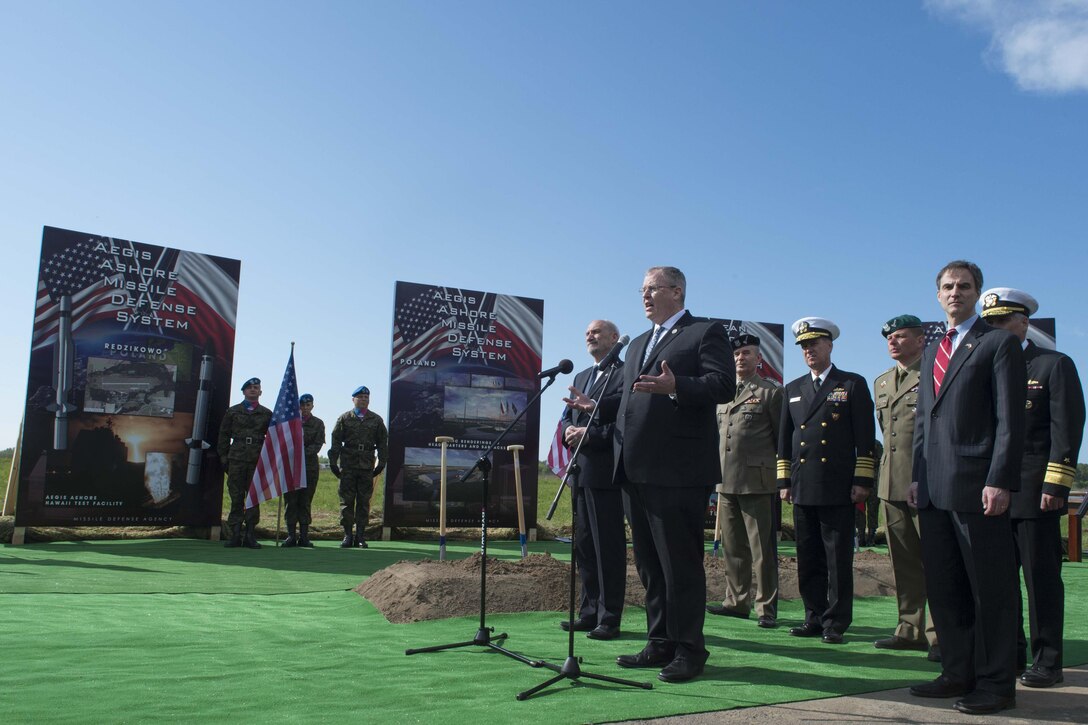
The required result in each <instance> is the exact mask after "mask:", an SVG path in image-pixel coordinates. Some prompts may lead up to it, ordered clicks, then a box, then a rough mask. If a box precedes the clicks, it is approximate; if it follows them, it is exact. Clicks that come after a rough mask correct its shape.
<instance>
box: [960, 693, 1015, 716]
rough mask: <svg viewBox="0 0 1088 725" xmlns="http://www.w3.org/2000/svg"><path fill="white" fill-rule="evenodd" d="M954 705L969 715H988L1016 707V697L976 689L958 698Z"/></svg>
mask: <svg viewBox="0 0 1088 725" xmlns="http://www.w3.org/2000/svg"><path fill="white" fill-rule="evenodd" d="M952 707H954V708H956V709H957V710H959V711H960V712H965V713H967V714H968V715H988V714H989V713H991V712H1001V711H1002V710H1011V709H1012V708H1014V707H1016V698H1015V697H1003V696H1001V695H995V694H994V693H992V692H983V691H982V690H975V691H974V692H972V693H971V694H970V695H968V696H967V697H965V698H963V699H962V700H956V702H954V703H953V704H952Z"/></svg>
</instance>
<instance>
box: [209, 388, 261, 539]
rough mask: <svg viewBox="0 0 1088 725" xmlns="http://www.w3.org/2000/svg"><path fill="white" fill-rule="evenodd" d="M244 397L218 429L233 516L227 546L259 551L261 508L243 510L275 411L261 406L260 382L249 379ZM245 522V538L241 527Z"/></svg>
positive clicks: (225, 417) (243, 393)
mask: <svg viewBox="0 0 1088 725" xmlns="http://www.w3.org/2000/svg"><path fill="white" fill-rule="evenodd" d="M242 395H244V396H245V400H243V401H242V402H241V403H239V404H238V405H232V406H231V407H229V408H227V414H226V415H224V416H223V423H222V425H220V426H219V445H218V446H217V450H218V452H219V460H220V461H226V462H227V493H228V494H229V495H230V513H229V514H227V532H228V534H229V535H228V538H227V543H226V546H242V545H243V544H244V545H245V546H246V547H248V548H250V549H259V548H261V545H260V544H259V543H257V537H256V528H257V522H258V521H259V520H260V518H261V508H260V506H254V507H253V508H251V509H244V508H243V507H244V506H245V501H246V493H247V492H248V491H249V482H250V481H251V480H253V471H254V469H256V468H257V460H258V459H259V458H260V457H261V446H262V445H263V444H264V436H265V433H266V432H267V431H268V424H269V423H270V422H271V421H272V411H271V410H269V409H268V408H266V407H264V406H263V405H261V404H260V403H259V402H258V401H259V400H260V397H261V381H260V379H259V378H250V379H249V380H247V381H245V383H243V384H242ZM243 523H245V537H244V539H243V532H242V524H243Z"/></svg>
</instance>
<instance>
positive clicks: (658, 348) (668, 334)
mask: <svg viewBox="0 0 1088 725" xmlns="http://www.w3.org/2000/svg"><path fill="white" fill-rule="evenodd" d="M689 322H691V313H690V312H685V313H684V314H683V315H682V316H681V317H680V319H679V320H677V321H676V324H675V325H673V326H672V328H671V329H669V330H666V331H665V332H664V333H663V334H662V335H661V339H660V340H658V341H657V344H656V345H654V349H653V350H651V351H650V359H649V360H647V361H646V364H645V365H643V366H642V370H640V371H639V372H640V374H643V375H645V374H647V371H649V370H650V368H652V367H653V364H654V363H655V362H657V360H658V358H660V357H661V352H662V350H664V349H665V348H667V347H668V346H669V343H671V342H672V341H673V340H675V339H676V337H677V336H678V335H679V334H680V332H681V331H682V330H683V329H684V327H685V326H687V324H688V323H689ZM652 337H653V331H651V332H650V337H647V338H646V345H649V344H650V339H651V338H652ZM642 354H643V355H645V354H646V346H645V345H644V346H643V347H642Z"/></svg>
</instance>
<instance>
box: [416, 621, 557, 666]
mask: <svg viewBox="0 0 1088 725" xmlns="http://www.w3.org/2000/svg"><path fill="white" fill-rule="evenodd" d="M494 631H495V628H494V627H481V628H480V629H478V630H476V636H475V637H473V638H472V639H470V640H468V641H467V642H453V643H451V644H436V645H432V646H430V647H416V648H415V649H406V650H404V654H406V655H417V654H421V653H423V652H441V651H442V650H444V649H455V648H457V647H471V646H473V645H475V646H477V647H487V648H489V649H493V650H495V651H496V652H501V653H502V654H504V655H506V656H507V657H509V658H511V659H515V660H517V661H518V662H523V663H525V664H527V665H529V666H530V667H541V666H542V665H543V664H544V663H543V662H541V661H540V660H531V659H529V658H528V657H526V656H525V655H521V654H518V653H517V652H513V651H511V650H508V649H506V648H505V647H500V646H499V645H497V644H495V643H496V642H498V641H501V640H504V639H506V637H507V634H506V632H503V633H501V634H496V635H495V636H492V635H491V633H492V632H494Z"/></svg>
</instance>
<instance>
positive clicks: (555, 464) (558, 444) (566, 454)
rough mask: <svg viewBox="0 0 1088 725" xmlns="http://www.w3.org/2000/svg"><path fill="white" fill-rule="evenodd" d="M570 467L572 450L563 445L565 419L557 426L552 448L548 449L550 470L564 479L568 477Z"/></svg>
mask: <svg viewBox="0 0 1088 725" xmlns="http://www.w3.org/2000/svg"><path fill="white" fill-rule="evenodd" d="M569 465H570V450H569V449H568V448H567V446H566V445H565V444H564V443H563V418H562V417H560V418H559V422H558V423H557V424H556V426H555V435H554V436H553V437H552V447H551V448H550V449H548V468H550V469H552V473H554V474H555V475H557V476H559V478H563V476H565V475H567V466H569Z"/></svg>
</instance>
